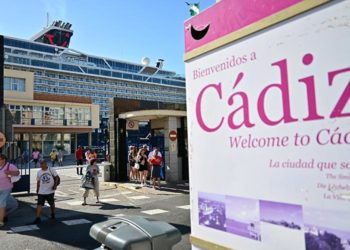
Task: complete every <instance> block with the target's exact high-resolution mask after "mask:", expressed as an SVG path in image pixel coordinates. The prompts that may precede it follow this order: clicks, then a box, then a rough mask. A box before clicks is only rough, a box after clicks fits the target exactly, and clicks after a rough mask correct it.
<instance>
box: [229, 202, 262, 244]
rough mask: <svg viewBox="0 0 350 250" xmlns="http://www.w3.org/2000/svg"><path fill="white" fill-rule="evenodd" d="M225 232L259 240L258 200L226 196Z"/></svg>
mask: <svg viewBox="0 0 350 250" xmlns="http://www.w3.org/2000/svg"><path fill="white" fill-rule="evenodd" d="M226 211H227V212H226V216H227V218H226V225H227V232H229V233H232V234H236V235H239V236H242V237H246V238H249V239H252V240H258V241H261V234H260V213H259V200H254V199H248V198H242V197H235V196H226Z"/></svg>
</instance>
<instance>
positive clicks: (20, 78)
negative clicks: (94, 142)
mask: <svg viewBox="0 0 350 250" xmlns="http://www.w3.org/2000/svg"><path fill="white" fill-rule="evenodd" d="M33 86H34V73H33V72H31V71H22V70H12V69H11V70H10V69H5V70H4V102H5V106H6V109H7V112H8V113H9V114H10V115H9V116H6V118H7V121H6V123H11V124H12V135H11V138H12V140H13V141H14V142H21V145H20V147H21V150H22V151H24V150H27V151H28V152H31V151H32V150H33V149H34V148H38V149H39V150H40V151H41V152H42V154H43V155H48V154H49V153H50V152H51V150H52V149H54V148H55V147H61V148H62V147H64V151H65V153H66V154H71V153H72V152H74V150H75V148H76V146H77V145H76V141H77V140H76V138H77V135H78V134H86V135H87V136H88V138H89V141H91V133H92V132H93V131H94V129H96V128H98V127H99V106H98V105H95V104H92V101H91V98H90V97H81V96H80V97H76V96H68V95H57V94H44V93H34V89H33Z"/></svg>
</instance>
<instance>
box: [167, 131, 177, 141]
mask: <svg viewBox="0 0 350 250" xmlns="http://www.w3.org/2000/svg"><path fill="white" fill-rule="evenodd" d="M169 139H170V141H176V139H177V132H176V131H175V130H171V131H170V132H169Z"/></svg>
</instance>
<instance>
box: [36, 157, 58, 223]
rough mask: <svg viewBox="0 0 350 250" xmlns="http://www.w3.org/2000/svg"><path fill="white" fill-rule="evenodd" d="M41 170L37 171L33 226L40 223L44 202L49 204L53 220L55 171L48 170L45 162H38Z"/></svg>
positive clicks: (55, 185) (56, 179)
mask: <svg viewBox="0 0 350 250" xmlns="http://www.w3.org/2000/svg"><path fill="white" fill-rule="evenodd" d="M40 167H41V169H40V170H39V171H38V174H37V177H36V180H37V188H36V193H37V194H38V203H37V207H36V219H35V220H34V222H33V224H38V223H40V222H41V219H40V215H41V211H42V208H43V206H44V205H45V201H47V203H49V205H50V209H51V219H55V199H54V196H55V190H56V187H57V181H58V178H57V176H58V174H57V172H56V170H54V169H51V168H49V166H48V164H47V162H46V161H44V160H42V161H41V162H40Z"/></svg>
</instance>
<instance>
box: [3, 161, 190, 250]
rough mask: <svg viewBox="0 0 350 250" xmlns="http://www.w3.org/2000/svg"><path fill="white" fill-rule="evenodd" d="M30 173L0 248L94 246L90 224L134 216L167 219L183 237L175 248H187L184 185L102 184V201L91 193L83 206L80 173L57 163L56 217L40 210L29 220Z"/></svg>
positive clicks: (31, 207)
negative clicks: (39, 214)
mask: <svg viewBox="0 0 350 250" xmlns="http://www.w3.org/2000/svg"><path fill="white" fill-rule="evenodd" d="M37 170H38V169H32V172H31V192H30V194H28V193H19V194H14V196H15V198H16V199H17V200H18V202H19V207H18V209H17V210H16V211H15V212H14V213H13V214H11V215H10V216H9V221H8V223H7V225H6V226H5V227H3V228H0V242H1V244H0V249H15V250H16V249H28V250H29V249H35V250H36V249H38V250H40V249H45V250H46V249H95V248H97V247H99V246H100V243H99V242H97V241H96V240H94V239H93V238H92V237H90V236H89V231H90V228H91V226H92V225H94V224H95V223H98V222H102V221H106V220H110V219H113V218H115V217H118V216H119V217H120V216H125V215H132V216H143V217H146V218H151V219H155V220H160V221H165V222H167V223H169V224H171V225H173V226H174V227H176V228H177V229H178V230H179V231H180V232H181V235H182V237H181V241H180V242H179V243H178V244H176V245H175V246H174V248H173V249H191V245H190V242H189V235H190V231H191V227H190V202H189V193H188V192H189V191H188V185H187V184H182V185H168V184H166V183H164V182H163V183H162V189H161V190H154V189H153V188H152V187H151V186H148V187H141V186H140V185H139V184H134V183H111V182H108V183H100V184H101V185H100V192H101V194H100V200H101V204H96V203H95V201H96V199H95V197H94V196H93V194H92V193H90V196H89V197H88V199H87V203H88V205H87V206H82V205H81V204H82V194H83V189H81V188H80V183H81V181H80V179H81V176H78V175H76V169H75V166H74V165H73V166H71V165H70V166H64V167H59V168H57V172H58V173H59V175H60V177H61V185H60V186H59V187H58V189H57V191H56V194H55V198H56V220H52V219H51V218H50V216H49V215H50V211H49V208H48V207H45V208H44V209H43V216H42V222H41V223H40V224H37V225H29V224H30V223H31V222H32V221H33V220H34V219H35V207H36V195H35V176H36V171H37Z"/></svg>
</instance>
